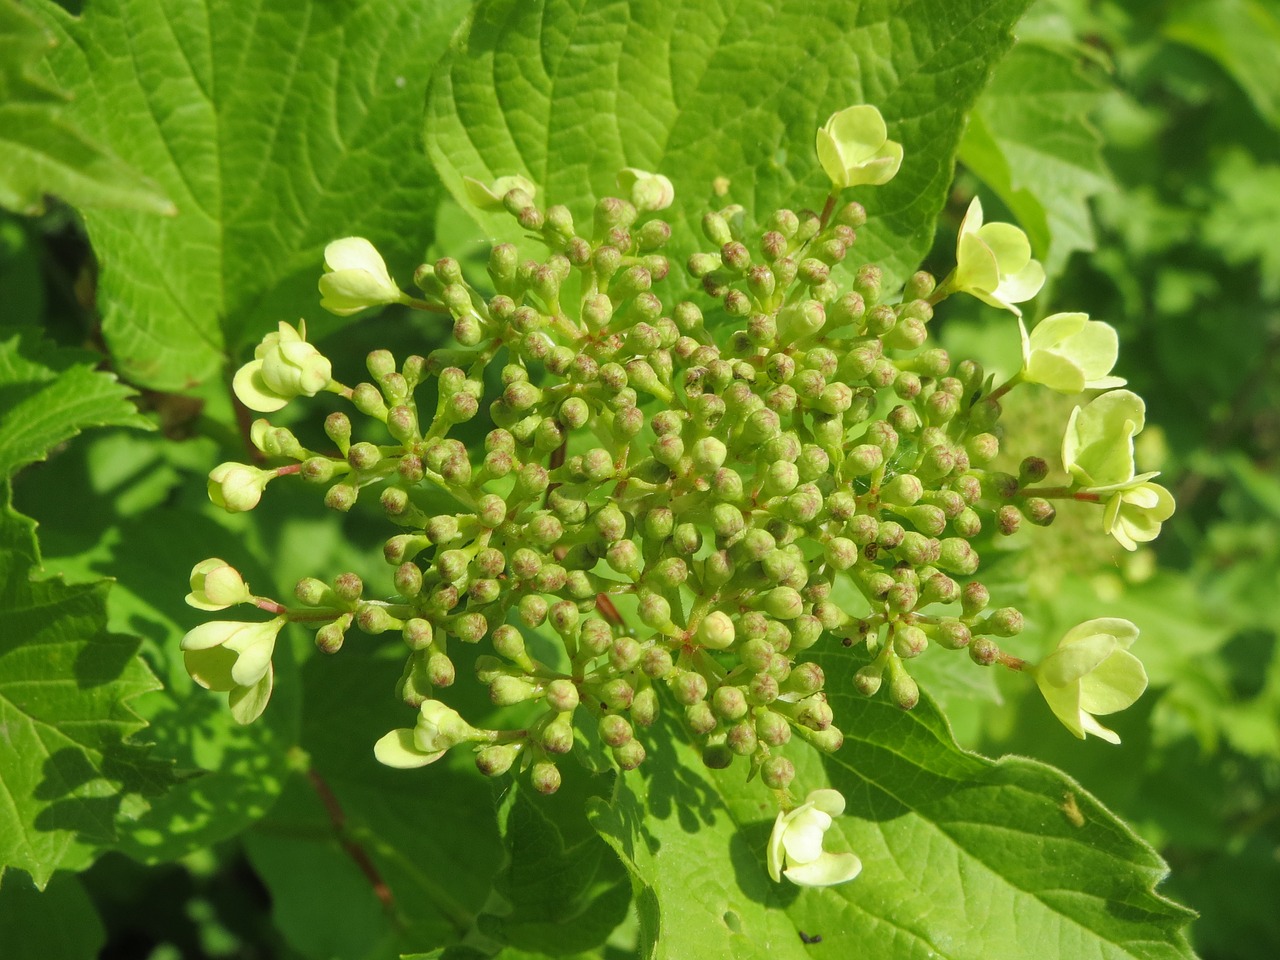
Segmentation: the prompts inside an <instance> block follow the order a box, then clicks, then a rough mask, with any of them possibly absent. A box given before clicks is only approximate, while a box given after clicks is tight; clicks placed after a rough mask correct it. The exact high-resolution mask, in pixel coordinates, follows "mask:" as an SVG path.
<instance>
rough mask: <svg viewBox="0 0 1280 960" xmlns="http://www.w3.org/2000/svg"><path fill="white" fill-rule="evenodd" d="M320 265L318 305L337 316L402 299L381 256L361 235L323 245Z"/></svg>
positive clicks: (348, 314)
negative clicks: (321, 270)
mask: <svg viewBox="0 0 1280 960" xmlns="http://www.w3.org/2000/svg"><path fill="white" fill-rule="evenodd" d="M324 268H325V271H326V272H325V273H324V274H323V275H322V276H321V277H320V296H321V300H320V306H322V307H324V308H325V309H326V310H328V311H329V312H330V313H336V314H337V315H338V316H340V317H346V316H350V315H351V314H353V313H359V312H360V311H361V310H363V309H365V308H366V307H379V306H383V305H385V304H388V303H400V302H402V301H403V300H404V299H405V295H404V294H403V293H401V292H400V288H399V287H398V286H396V282H395V281H394V280H392V279H391V274H389V273H387V265H386V263H385V262H384V261H383V259H382V255H381V254H380V253H378V251H377V250H376V249H375V248H374V246H373V244H372V243H370V242H369V241H368V240H366V239H365V238H364V237H343V238H342V239H341V240H335V241H333V243H331V244H329V245H328V246H327V247H325V248H324Z"/></svg>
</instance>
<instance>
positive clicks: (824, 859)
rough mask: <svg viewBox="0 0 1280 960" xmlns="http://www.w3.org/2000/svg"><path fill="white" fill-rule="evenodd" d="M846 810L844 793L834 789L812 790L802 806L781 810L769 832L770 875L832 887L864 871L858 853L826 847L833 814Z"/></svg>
mask: <svg viewBox="0 0 1280 960" xmlns="http://www.w3.org/2000/svg"><path fill="white" fill-rule="evenodd" d="M842 813H844V797H843V796H841V794H840V792H839V791H838V790H830V789H823V790H813V791H810V793H809V795H808V796H807V797H805V798H804V803H802V804H801V805H800V806H798V807H796V808H795V809H794V810H792V811H791V812H789V813H779V814H778V819H777V820H775V821H774V823H773V833H772V834H770V836H769V850H768V854H767V857H766V860H767V862H768V866H769V876H771V877H772V878H773V879H774V880H775V881H778V880H781V879H782V877H783V876H785V877H786V878H787V879H788V880H790V881H791V882H792V883H795V884H798V885H799V886H802V887H829V886H832V885H834V884H837V883H844V882H845V881H847V880H852V879H853V878H854V877H856V876H857V875H858V874H859V873H861V872H862V861H861V860H859V859H858V857H857V856H856V855H854V854H852V853H829V852H828V851H826V850H823V849H822V841H823V837H824V835H825V834H826V832H827V830H828V829H829V828H830V827H831V823H832V818H834V817H838V816H840V814H842Z"/></svg>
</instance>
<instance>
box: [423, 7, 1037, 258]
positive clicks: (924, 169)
mask: <svg viewBox="0 0 1280 960" xmlns="http://www.w3.org/2000/svg"><path fill="white" fill-rule="evenodd" d="M1026 5H1027V3H1026V0H957V2H950V3H946V4H937V3H925V2H915V3H905V4H904V3H890V2H887V0H880V2H845V3H837V4H828V5H824V6H821V7H815V6H814V5H813V4H812V3H809V2H805V0H748V2H729V0H711V2H708V0H682V2H669V0H629V2H625V3H619V2H606V0H548V2H545V3H527V2H522V0H487V2H483V3H481V4H479V5H478V7H477V8H476V11H475V13H474V16H473V18H472V20H471V23H470V25H469V27H468V29H467V30H466V31H465V32H461V33H460V34H459V35H458V38H457V40H456V41H455V44H454V46H453V49H452V53H451V55H450V56H449V57H448V58H447V59H446V60H445V61H444V62H443V63H442V64H441V69H440V71H439V72H438V73H437V75H436V78H435V80H434V81H433V84H432V89H431V92H430V96H429V100H428V105H427V117H426V137H427V147H428V150H429V152H430V154H431V157H432V159H433V160H434V161H435V163H436V167H437V169H439V171H440V173H441V176H442V178H443V179H444V181H445V183H446V184H447V185H448V186H449V188H450V189H451V190H452V191H453V192H454V194H455V195H457V196H460V197H461V196H463V191H462V177H463V176H472V177H476V178H478V179H481V180H490V179H493V178H495V177H497V176H502V175H507V174H513V173H522V174H524V175H526V176H528V177H530V178H531V179H532V180H533V181H534V182H535V183H537V184H538V185H539V186H540V187H542V188H543V189H544V190H545V198H546V200H547V201H548V202H551V203H564V204H567V205H568V206H569V207H570V209H571V210H572V211H573V213H574V215H575V217H578V218H583V217H589V215H590V207H589V204H590V203H591V202H592V201H593V200H594V199H595V198H597V197H600V196H607V195H611V194H615V193H616V192H617V187H616V186H615V182H614V177H615V176H616V174H617V172H618V171H619V170H620V169H622V168H623V167H626V166H633V167H639V168H642V169H646V170H656V171H660V172H663V173H665V174H667V175H668V176H669V177H671V179H672V180H673V182H674V184H675V186H676V193H677V195H678V196H683V197H685V198H686V199H688V198H701V197H706V198H708V200H709V201H710V199H711V197H712V181H713V180H715V179H716V178H717V177H727V178H728V179H729V181H730V187H729V191H728V194H727V196H726V197H725V198H724V199H723V200H719V201H717V205H724V204H726V203H730V202H735V203H740V204H742V205H743V206H744V207H745V208H746V209H747V212H748V215H756V216H761V217H763V216H767V215H768V213H769V212H770V211H771V210H773V209H775V208H777V207H778V206H792V207H796V208H800V207H814V208H818V207H821V206H822V203H823V201H824V199H825V197H826V195H827V192H828V190H829V189H830V184H829V182H827V181H826V180H825V177H824V175H823V174H822V173H821V171H820V169H819V167H818V164H817V160H816V158H815V154H814V135H815V132H816V130H817V129H818V127H819V126H821V125H822V123H823V122H825V120H826V118H827V116H828V115H829V114H831V113H832V112H833V111H835V110H838V109H840V108H842V107H846V106H848V105H850V104H852V103H872V104H875V105H877V106H878V107H879V108H880V110H881V111H882V112H883V114H884V116H885V118H886V120H887V121H888V124H889V133H890V136H891V137H893V138H894V139H897V140H899V141H901V142H902V144H903V145H904V148H905V150H906V159H905V160H904V161H903V164H902V169H901V172H900V173H899V174H898V176H897V177H896V179H894V180H893V181H892V183H890V184H889V185H888V186H885V187H879V188H874V189H863V190H856V191H852V192H851V193H850V196H851V197H856V198H857V199H859V200H861V201H862V202H863V203H864V204H865V205H866V206H867V209H868V211H869V213H870V215H871V217H872V219H871V221H870V223H869V224H868V225H867V227H866V228H865V229H864V230H862V231H860V232H859V236H860V239H859V244H860V249H861V251H862V255H863V256H864V257H866V258H867V259H870V260H873V261H875V262H878V263H881V264H883V265H884V266H885V267H886V268H888V269H889V270H890V271H891V272H893V273H895V274H896V275H898V276H902V275H903V274H904V273H905V272H907V271H910V270H914V269H915V268H916V266H917V264H918V262H919V258H920V256H921V255H922V254H923V253H924V251H925V250H926V249H928V247H929V244H930V242H931V241H932V239H933V233H934V225H935V221H936V219H937V215H938V211H939V210H940V209H941V207H942V203H943V200H944V196H945V194H946V191H947V188H948V187H949V186H950V183H951V175H952V159H953V157H954V154H955V147H956V144H957V142H958V141H959V137H960V132H961V127H962V124H963V118H964V114H965V111H966V110H967V109H968V107H969V106H970V105H971V104H972V103H973V100H974V98H975V97H976V96H977V94H978V92H979V90H980V89H981V88H982V85H983V84H984V83H985V82H986V79H987V75H988V73H989V72H990V70H991V66H992V64H993V63H994V62H995V61H996V60H997V59H998V58H999V57H1000V55H1001V54H1002V53H1004V51H1005V50H1006V49H1007V48H1008V46H1009V43H1010V36H1009V28H1010V26H1011V25H1012V23H1013V22H1014V21H1015V20H1016V19H1017V17H1018V15H1019V14H1020V13H1021V12H1022V11H1023V9H1024V8H1025V7H1026ZM678 206H679V205H678ZM668 212H669V213H671V214H672V216H673V221H674V222H673V226H674V228H675V230H676V244H675V247H674V249H675V250H676V251H677V252H679V253H688V252H689V250H690V249H691V248H692V247H693V245H694V244H695V243H697V242H702V241H701V240H700V238H697V237H695V233H696V230H697V226H696V224H697V222H698V221H697V217H698V216H700V211H698V210H697V206H696V204H695V205H693V206H692V207H683V208H682V209H681V210H680V211H676V210H674V209H673V210H672V211H668ZM588 222H589V221H588ZM486 226H487V227H489V228H490V229H491V230H492V231H493V232H495V233H499V234H508V235H509V234H510V233H511V231H512V224H511V221H510V219H509V218H507V219H505V220H502V219H499V218H496V217H493V218H489V222H488V223H487V224H486Z"/></svg>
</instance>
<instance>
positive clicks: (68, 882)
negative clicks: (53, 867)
mask: <svg viewBox="0 0 1280 960" xmlns="http://www.w3.org/2000/svg"><path fill="white" fill-rule="evenodd" d="M106 941H107V932H106V930H104V929H103V927H102V920H101V919H100V918H99V917H98V911H97V910H95V909H94V907H93V904H92V903H91V902H90V900H89V897H88V895H87V894H86V893H85V890H84V887H83V886H81V884H80V881H79V880H78V879H76V878H75V877H72V876H68V875H65V874H64V875H61V876H59V877H56V878H55V879H54V880H53V882H51V883H50V884H49V886H48V887H46V888H45V889H44V890H43V891H39V890H37V889H36V888H35V886H34V885H33V884H32V883H31V881H29V880H28V879H27V878H26V877H24V876H21V875H18V874H14V875H12V876H10V877H8V878H7V879H6V880H5V882H4V883H3V884H0V943H3V944H4V945H5V947H4V950H5V952H4V955H5V960H84V958H85V957H96V956H98V952H99V951H100V950H101V949H102V948H103V946H105V945H106Z"/></svg>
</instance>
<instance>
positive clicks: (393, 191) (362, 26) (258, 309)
mask: <svg viewBox="0 0 1280 960" xmlns="http://www.w3.org/2000/svg"><path fill="white" fill-rule="evenodd" d="M466 6H467V4H466V0H444V2H439V3H432V4H427V5H425V6H424V5H422V4H419V3H416V2H413V0H389V2H384V0H379V2H374V0H363V2H359V3H342V4H325V3H314V4H307V5H305V6H302V7H299V5H298V4H296V3H293V2H289V0H267V2H265V3H263V4H261V5H259V6H257V7H256V8H255V9H254V11H253V16H246V15H245V11H244V10H243V9H241V8H239V7H236V6H235V5H227V4H217V3H209V2H189V3H182V4H170V3H164V2H162V0H99V2H95V3H93V4H91V5H90V6H89V8H88V9H87V10H86V11H85V14H84V16H83V17H82V18H79V19H76V18H72V17H70V16H68V15H66V14H65V13H64V12H63V11H61V10H60V9H58V8H57V7H56V6H55V5H54V4H53V3H52V2H50V0H42V2H41V3H40V4H39V9H40V11H41V12H42V14H43V16H44V19H45V21H46V23H47V24H48V25H49V28H50V29H51V30H53V31H54V32H55V34H56V35H57V36H58V37H59V38H60V40H61V41H62V43H61V45H60V46H59V48H58V49H57V50H55V51H54V52H53V54H52V55H51V56H50V58H49V62H50V66H51V70H52V72H53V74H54V76H55V77H56V78H57V79H58V80H59V81H60V82H61V83H63V84H65V85H66V86H68V87H70V88H73V89H75V90H76V91H77V98H76V100H75V101H74V102H73V103H72V104H71V105H70V107H69V108H68V113H69V114H70V115H71V116H73V117H74V118H75V119H76V120H77V121H78V122H80V123H82V124H83V125H84V126H85V128H86V129H88V130H90V131H91V132H92V133H93V134H94V135H95V136H98V137H100V138H101V139H102V140H103V141H105V142H107V143H109V144H110V145H111V147H112V148H113V149H115V150H116V151H118V152H119V154H120V155H121V156H122V157H124V158H125V159H126V160H127V161H129V162H131V163H134V164H136V165H137V166H139V167H141V168H143V169H146V170H147V171H148V172H149V173H150V175H151V176H153V177H154V178H155V179H156V180H157V181H158V182H159V183H160V184H161V186H162V188H163V189H165V190H166V191H167V192H168V193H169V195H170V196H171V197H172V198H173V200H174V203H175V204H176V205H177V209H178V215H177V216H176V217H170V218H157V217H147V216H140V215H137V214H130V213H122V212H107V211H97V210H91V211H86V214H85V223H86V226H87V227H88V231H89V236H90V239H91V240H92V241H93V246H94V249H95V251H96V253H97V256H98V259H99V261H100V263H101V264H102V275H101V284H100V287H99V290H98V301H99V307H100V309H101V311H102V314H103V332H104V334H105V336H106V339H107V341H108V343H109V344H110V346H111V349H112V354H113V356H114V357H115V358H116V361H117V364H118V366H119V369H120V371H121V373H122V374H123V375H124V376H126V377H128V378H129V379H130V380H132V381H134V382H137V383H141V384H145V385H147V386H150V387H155V388H157V389H168V390H173V389H185V388H187V387H190V386H191V385H193V384H195V383H198V382H200V381H202V380H204V379H206V378H208V377H210V376H211V375H213V373H214V372H215V371H216V370H217V369H218V368H219V367H220V366H221V365H222V364H223V363H224V362H225V354H226V353H228V352H234V351H235V349H236V347H237V346H238V345H239V344H240V343H242V342H244V341H246V340H251V339H256V338H257V337H258V336H259V335H260V334H261V333H262V332H263V331H264V330H265V329H266V328H267V327H268V326H274V324H275V323H276V321H277V320H279V319H280V318H281V317H285V318H288V319H294V318H296V317H297V312H298V306H299V305H300V304H311V305H312V307H311V309H310V310H308V311H307V312H308V313H309V314H310V315H311V316H312V317H313V318H315V317H321V316H323V314H321V312H320V310H319V308H318V307H317V306H315V304H316V302H317V293H316V287H315V285H316V279H317V277H318V276H319V274H320V273H321V265H322V259H323V250H324V246H325V244H326V243H328V242H329V241H330V240H334V239H336V238H338V237H342V236H348V235H351V234H359V235H363V236H367V237H368V238H369V239H370V240H372V241H373V242H374V243H375V244H376V245H377V246H378V247H379V249H380V250H382V252H383V253H384V255H385V256H386V257H387V259H388V262H389V263H390V265H391V267H392V269H394V270H396V271H399V272H401V273H407V271H409V270H411V269H412V266H413V265H415V264H416V263H417V262H418V259H417V258H418V257H420V256H421V252H422V250H423V248H424V247H425V246H426V242H427V239H428V238H429V236H430V226H431V224H430V219H429V216H424V211H430V210H431V209H432V207H433V205H434V201H435V197H436V193H437V189H438V188H437V186H436V181H435V177H434V175H433V173H432V171H431V167H430V165H429V164H428V163H427V162H426V160H425V158H424V157H423V156H422V152H421V147H420V145H419V144H418V143H417V142H416V138H417V124H418V116H419V113H420V109H421V107H420V104H421V101H422V95H423V90H424V89H425V86H426V81H427V71H428V70H429V69H430V66H431V65H432V64H433V63H434V61H435V59H436V57H437V56H438V54H439V52H440V51H441V50H442V49H443V48H444V45H445V43H446V41H447V40H448V37H449V33H450V31H451V30H452V28H453V26H454V25H455V24H456V22H457V20H458V19H459V18H460V17H461V15H462V13H463V11H464V10H465V9H466ZM330 322H331V323H334V322H336V321H332V320H331V321H330Z"/></svg>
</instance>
